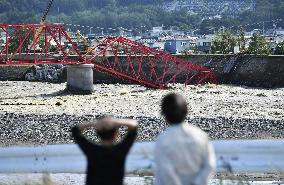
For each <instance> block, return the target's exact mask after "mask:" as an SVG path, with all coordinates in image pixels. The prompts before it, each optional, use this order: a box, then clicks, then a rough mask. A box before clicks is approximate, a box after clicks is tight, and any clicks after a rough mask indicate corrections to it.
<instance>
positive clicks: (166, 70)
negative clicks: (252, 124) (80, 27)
mask: <svg viewBox="0 0 284 185" xmlns="http://www.w3.org/2000/svg"><path fill="white" fill-rule="evenodd" d="M1 32H2V33H4V35H5V39H4V40H3V41H2V44H1V47H0V65H23V64H35V65H37V64H94V68H95V69H96V70H98V71H101V72H104V73H108V74H111V75H115V76H118V77H120V78H124V79H126V80H130V81H133V82H135V83H138V84H141V85H144V86H147V87H151V88H166V87H167V85H168V84H170V83H178V82H179V83H184V84H185V85H188V84H204V83H217V79H216V76H215V74H214V72H213V71H212V70H210V69H208V68H206V67H202V66H199V65H196V64H193V63H191V62H189V61H187V60H184V59H181V58H178V57H175V56H173V55H170V54H169V53H166V52H163V51H158V50H155V49H153V48H150V47H147V46H145V45H143V44H140V43H138V42H134V41H132V40H129V39H126V38H123V37H107V38H105V39H103V40H102V41H99V42H98V43H96V44H94V45H90V46H89V48H87V50H85V51H81V50H80V49H79V47H78V45H77V43H76V42H74V41H73V39H71V38H70V36H69V35H68V34H67V32H66V31H65V29H64V27H63V25H40V24H12V25H11V24H0V33H1Z"/></svg>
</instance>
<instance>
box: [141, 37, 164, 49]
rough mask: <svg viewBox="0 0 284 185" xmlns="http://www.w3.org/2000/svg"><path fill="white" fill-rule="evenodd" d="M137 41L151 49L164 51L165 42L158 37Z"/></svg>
mask: <svg viewBox="0 0 284 185" xmlns="http://www.w3.org/2000/svg"><path fill="white" fill-rule="evenodd" d="M137 41H138V42H140V43H141V44H144V45H146V46H149V47H151V48H154V49H158V50H164V46H165V42H164V41H162V40H160V39H159V38H158V37H144V38H140V39H138V40H137Z"/></svg>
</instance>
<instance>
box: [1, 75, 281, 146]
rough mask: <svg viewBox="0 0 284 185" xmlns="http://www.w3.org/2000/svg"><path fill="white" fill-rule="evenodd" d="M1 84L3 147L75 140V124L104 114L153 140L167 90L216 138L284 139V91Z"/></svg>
mask: <svg viewBox="0 0 284 185" xmlns="http://www.w3.org/2000/svg"><path fill="white" fill-rule="evenodd" d="M0 87H1V89H0V128H1V129H0V140H1V142H0V146H11V145H38V144H55V143H71V142H73V141H72V139H71V137H70V128H71V126H73V125H75V124H78V123H80V122H82V121H87V120H94V119H96V118H97V117H99V116H101V115H105V114H107V115H114V116H116V117H123V118H125V117H128V118H135V119H137V120H138V121H139V135H138V141H149V140H155V138H156V136H157V135H158V134H159V133H160V132H162V131H163V130H164V129H165V128H166V124H165V123H164V122H163V119H162V118H161V116H160V113H159V105H160V100H161V98H162V97H163V96H164V95H165V94H167V93H169V92H177V93H180V94H182V95H184V96H185V97H186V99H187V101H188V103H189V107H190V111H189V112H190V113H189V115H188V119H187V120H188V122H190V123H192V124H195V125H198V126H200V127H201V128H202V129H203V130H204V131H206V132H207V133H208V134H209V135H210V137H211V138H212V139H271V138H284V119H283V118H284V106H283V104H284V101H283V100H284V96H283V95H284V91H283V90H284V89H254V88H248V87H237V86H226V85H211V84H209V85H205V86H187V87H184V86H183V85H175V86H173V87H172V88H171V89H169V90H153V89H147V88H145V87H142V86H139V85H122V84H110V85H107V84H97V85H95V91H94V93H93V94H92V95H73V94H71V93H68V92H66V91H65V90H64V89H65V84H51V83H40V82H24V81H2V82H0ZM121 132H122V133H123V130H122V131H121ZM86 134H87V135H88V136H90V137H91V138H92V139H96V137H95V135H94V134H93V132H92V131H90V132H87V133H86Z"/></svg>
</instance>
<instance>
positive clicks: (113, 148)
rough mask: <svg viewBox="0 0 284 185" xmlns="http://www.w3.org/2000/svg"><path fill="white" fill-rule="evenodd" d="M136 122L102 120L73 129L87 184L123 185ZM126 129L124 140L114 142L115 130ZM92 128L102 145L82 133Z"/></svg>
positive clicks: (116, 135) (111, 119)
mask: <svg viewBox="0 0 284 185" xmlns="http://www.w3.org/2000/svg"><path fill="white" fill-rule="evenodd" d="M137 125H138V123H137V121H135V120H130V119H113V118H110V117H106V118H102V119H100V120H98V121H97V122H95V123H85V124H80V125H77V126H75V127H73V128H72V136H73V137H74V140H75V142H76V143H77V144H78V145H79V147H80V148H81V150H82V151H83V152H84V154H85V155H86V157H87V160H88V167H87V179H86V184H87V185H122V184H123V177H124V166H125V160H126V156H127V154H128V152H129V150H130V148H131V146H132V144H133V143H134V141H135V138H136V135H137ZM122 126H126V127H127V128H128V132H127V134H126V136H125V137H124V139H122V140H121V141H120V142H119V143H116V139H117V138H118V136H119V131H118V129H119V128H120V127H122ZM90 128H95V129H96V132H97V135H98V136H99V138H100V139H101V144H98V143H93V142H91V141H89V140H88V139H87V138H86V137H85V136H83V135H82V132H83V131H84V130H86V129H90Z"/></svg>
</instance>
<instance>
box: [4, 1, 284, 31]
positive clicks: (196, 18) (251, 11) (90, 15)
mask: <svg viewBox="0 0 284 185" xmlns="http://www.w3.org/2000/svg"><path fill="white" fill-rule="evenodd" d="M46 4H47V0H13V1H9V0H0V22H2V23H38V22H39V20H40V17H41V14H42V12H43V11H44V10H45V7H46ZM216 15H218V18H213V17H214V16H216ZM279 18H282V19H283V20H284V2H283V1H282V0H257V1H255V0H194V1H193V0H103V1H102V0H80V1H78V0H55V1H54V5H53V7H52V9H51V12H50V14H49V15H48V18H47V20H48V21H49V22H64V23H71V24H80V25H90V26H99V27H104V28H109V27H111V28H117V27H121V26H122V27H125V28H129V29H133V30H135V29H136V31H137V32H139V31H143V30H142V29H145V30H146V29H149V28H150V27H152V26H160V25H164V26H165V27H169V26H177V27H179V28H180V29H183V30H188V29H197V28H200V29H201V30H202V31H201V32H204V33H206V32H208V31H210V30H211V31H212V30H214V29H217V28H220V27H221V26H225V27H232V26H236V25H248V26H247V27H246V29H251V28H257V27H258V26H259V27H260V26H262V25H252V26H249V25H250V24H255V23H258V22H262V21H271V20H274V19H279ZM272 26H273V22H267V23H266V27H272ZM278 26H282V27H284V24H283V21H281V22H279V23H278Z"/></svg>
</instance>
